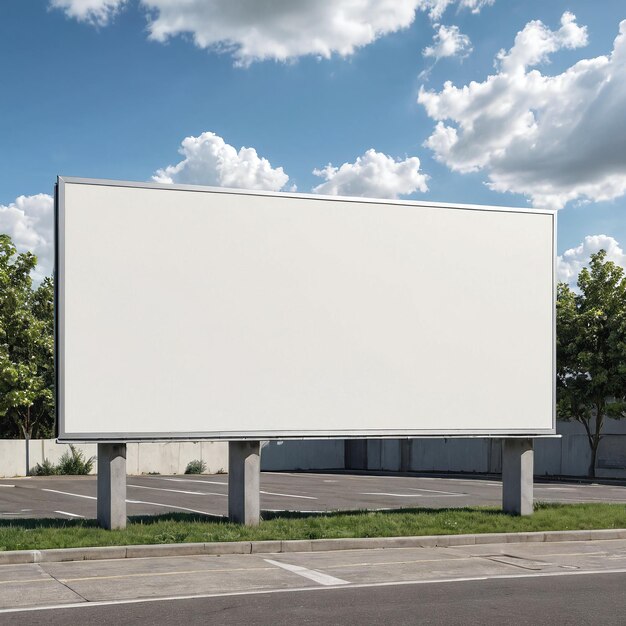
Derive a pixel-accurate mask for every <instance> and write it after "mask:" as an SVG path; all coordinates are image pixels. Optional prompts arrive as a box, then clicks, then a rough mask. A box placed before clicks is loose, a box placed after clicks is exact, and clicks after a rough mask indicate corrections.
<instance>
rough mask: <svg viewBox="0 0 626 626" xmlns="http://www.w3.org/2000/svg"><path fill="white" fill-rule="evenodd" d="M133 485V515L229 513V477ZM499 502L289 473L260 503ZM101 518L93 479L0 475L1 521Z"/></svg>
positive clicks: (481, 485) (305, 507) (622, 495)
mask: <svg viewBox="0 0 626 626" xmlns="http://www.w3.org/2000/svg"><path fill="white" fill-rule="evenodd" d="M127 486H128V489H127V496H126V497H127V503H128V509H127V510H128V515H157V514H159V513H167V512H172V511H173V512H176V511H178V512H183V513H198V514H203V515H219V516H223V515H226V514H227V510H228V497H227V495H228V475H227V474H215V475H203V476H198V475H179V476H129V477H128V479H127ZM535 501H542V502H565V503H575V502H621V503H626V486H620V485H617V484H580V483H576V482H569V483H568V482H552V483H549V482H536V483H535ZM501 502H502V484H501V483H500V481H499V480H495V479H493V478H490V479H486V478H480V477H478V478H472V477H463V478H459V477H443V478H440V477H439V478H438V477H434V476H406V475H404V476H397V475H387V476H372V475H361V474H343V473H327V474H322V473H315V474H312V473H309V474H304V473H286V472H276V473H275V472H263V473H262V474H261V507H262V509H263V510H265V511H285V510H287V511H311V512H326V511H336V510H349V509H352V510H354V509H371V510H374V509H397V508H407V507H430V508H447V507H464V506H477V505H492V506H500V505H501ZM95 516H96V477H95V476H51V477H40V478H39V477H38V478H34V477H33V478H13V479H2V480H0V520H1V519H14V518H37V517H39V518H41V517H58V518H65V519H72V518H81V517H85V518H95ZM625 525H626V524H625Z"/></svg>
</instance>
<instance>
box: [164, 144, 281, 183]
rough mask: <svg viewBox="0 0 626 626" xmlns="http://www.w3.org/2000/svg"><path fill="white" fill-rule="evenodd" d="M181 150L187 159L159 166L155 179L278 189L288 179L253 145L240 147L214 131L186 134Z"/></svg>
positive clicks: (165, 181)
mask: <svg viewBox="0 0 626 626" xmlns="http://www.w3.org/2000/svg"><path fill="white" fill-rule="evenodd" d="M179 152H180V154H182V155H183V157H184V159H183V160H182V161H179V162H178V163H176V164H175V165H168V166H167V167H165V168H163V169H160V170H157V171H156V172H155V174H154V176H153V177H152V179H153V180H154V181H156V182H157V183H168V184H172V183H181V184H190V185H213V186H218V187H238V188H241V189H267V190H270V191H278V190H279V189H282V188H283V187H284V186H285V185H286V184H287V181H288V180H289V176H287V174H285V172H284V171H283V168H282V167H276V168H274V167H272V165H271V164H270V162H269V161H268V160H267V159H265V158H263V157H260V156H259V155H258V154H257V152H256V150H255V149H254V148H240V149H239V151H237V149H236V148H234V147H233V146H231V145H229V144H227V143H226V142H225V141H224V140H223V139H222V138H221V137H219V136H218V135H216V134H215V133H211V132H206V133H202V134H201V135H199V136H198V137H185V139H183V141H182V144H181V147H180V149H179Z"/></svg>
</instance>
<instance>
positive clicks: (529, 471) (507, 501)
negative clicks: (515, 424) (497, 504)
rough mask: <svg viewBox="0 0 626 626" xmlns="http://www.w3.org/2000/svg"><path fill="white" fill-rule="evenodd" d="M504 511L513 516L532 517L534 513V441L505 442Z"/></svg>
mask: <svg viewBox="0 0 626 626" xmlns="http://www.w3.org/2000/svg"><path fill="white" fill-rule="evenodd" d="M502 509H503V510H504V512H505V513H511V514H512V515H531V514H532V512H533V440H532V439H505V440H504V441H503V445H502Z"/></svg>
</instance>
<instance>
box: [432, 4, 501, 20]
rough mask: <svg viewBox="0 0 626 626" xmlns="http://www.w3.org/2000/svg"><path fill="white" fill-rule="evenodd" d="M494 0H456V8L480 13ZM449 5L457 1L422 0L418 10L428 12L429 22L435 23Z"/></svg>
mask: <svg viewBox="0 0 626 626" xmlns="http://www.w3.org/2000/svg"><path fill="white" fill-rule="evenodd" d="M495 1H496V0H458V8H459V10H461V9H469V10H470V11H471V12H472V13H480V10H481V9H482V8H483V7H487V6H491V5H492V4H493V3H494V2H495ZM451 4H457V0H422V2H420V8H421V10H422V11H428V15H429V17H430V19H431V20H434V21H437V20H440V19H441V16H442V15H443V14H444V13H445V12H446V9H447V8H448V7H449V6H450V5H451Z"/></svg>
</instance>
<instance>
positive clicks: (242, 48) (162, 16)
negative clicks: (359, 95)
mask: <svg viewBox="0 0 626 626" xmlns="http://www.w3.org/2000/svg"><path fill="white" fill-rule="evenodd" d="M126 1H127V0H51V6H53V7H56V8H60V9H63V10H64V11H65V13H66V14H67V15H68V16H69V17H72V18H75V19H78V20H80V21H86V22H91V23H93V24H98V25H102V26H104V25H106V24H107V23H108V22H109V21H110V20H111V18H112V17H113V16H114V15H115V14H116V13H117V12H118V11H119V10H120V9H121V8H122V7H123V6H124V4H125V3H126ZM137 1H138V2H139V4H140V5H141V6H142V7H143V8H144V10H145V11H146V13H147V16H148V32H149V36H150V38H151V39H154V40H156V41H166V40H167V39H169V38H171V37H175V36H178V35H183V34H187V35H191V38H192V39H193V41H194V42H195V44H196V45H197V46H198V47H200V48H209V49H213V50H217V51H220V52H227V53H230V54H232V55H233V56H234V58H235V62H236V63H237V64H239V65H244V66H245V65H249V64H250V63H252V62H254V61H261V60H265V59H273V60H278V61H286V60H288V59H293V58H296V57H299V56H302V55H315V56H319V57H323V58H329V57H330V56H331V55H333V54H338V55H340V56H347V55H350V54H353V53H354V51H355V50H356V49H358V48H360V47H362V46H366V45H368V44H370V43H372V42H374V41H376V40H377V39H378V38H379V37H382V36H384V35H387V34H389V33H394V32H396V31H398V30H401V29H403V28H407V27H408V26H410V25H411V24H412V23H413V20H414V19H415V15H416V13H417V12H418V11H424V12H428V14H429V16H430V17H431V19H435V20H438V19H439V18H440V17H441V15H443V13H444V12H445V11H446V9H447V8H448V6H450V5H451V4H456V5H457V6H458V7H459V9H468V10H470V11H472V12H474V13H477V12H478V11H480V9H481V8H482V7H483V6H486V5H489V4H493V2H494V0H315V1H311V0H287V1H286V0H228V1H221V0H137Z"/></svg>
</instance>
